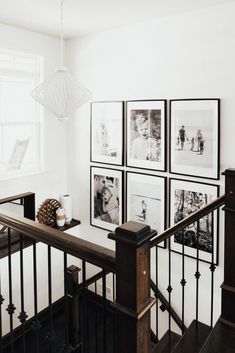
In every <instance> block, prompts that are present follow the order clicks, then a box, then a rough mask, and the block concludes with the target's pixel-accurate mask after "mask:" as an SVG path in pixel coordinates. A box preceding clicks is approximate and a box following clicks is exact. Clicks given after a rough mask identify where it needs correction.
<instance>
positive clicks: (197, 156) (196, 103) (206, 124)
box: [170, 99, 219, 179]
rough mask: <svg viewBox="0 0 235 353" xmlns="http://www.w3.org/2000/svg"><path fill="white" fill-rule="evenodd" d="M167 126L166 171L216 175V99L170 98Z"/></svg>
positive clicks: (217, 125)
mask: <svg viewBox="0 0 235 353" xmlns="http://www.w3.org/2000/svg"><path fill="white" fill-rule="evenodd" d="M170 126H171V128H170V171H171V172H172V173H176V174H183V175H192V176H198V177H205V178H210V179H218V173H219V100H218V99H208V100H200V99H193V100H190V99H188V100H187V99H185V100H172V101H171V102H170Z"/></svg>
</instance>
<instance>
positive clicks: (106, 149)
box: [91, 102, 124, 165]
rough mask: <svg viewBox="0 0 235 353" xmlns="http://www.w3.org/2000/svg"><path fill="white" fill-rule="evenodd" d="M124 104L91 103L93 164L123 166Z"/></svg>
mask: <svg viewBox="0 0 235 353" xmlns="http://www.w3.org/2000/svg"><path fill="white" fill-rule="evenodd" d="M123 119H124V103H123V102H92V103H91V162H96V163H105V164H114V165H123V140H124V138H123V136H124V132H123V125H124V124H123Z"/></svg>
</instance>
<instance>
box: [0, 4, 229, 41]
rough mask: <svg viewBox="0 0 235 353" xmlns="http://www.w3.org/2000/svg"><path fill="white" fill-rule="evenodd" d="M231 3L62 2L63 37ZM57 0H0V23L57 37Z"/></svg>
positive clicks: (81, 34)
mask: <svg viewBox="0 0 235 353" xmlns="http://www.w3.org/2000/svg"><path fill="white" fill-rule="evenodd" d="M232 1H235V0H65V1H64V27H65V30H64V32H65V37H67V38H72V37H77V36H83V35H86V34H90V33H94V32H99V31H103V30H107V29H110V28H114V27H119V26H122V25H127V24H131V23H136V22H142V21H146V20H148V19H151V18H157V17H164V16H169V15H173V14H177V13H181V12H186V11H193V10H198V9H202V8H206V7H210V6H213V5H217V4H223V3H228V2H232ZM59 9H60V0H0V23H4V24H8V25H12V26H17V27H20V28H25V29H29V30H32V31H36V32H41V33H45V34H50V35H53V36H58V34H59V14H60V12H59Z"/></svg>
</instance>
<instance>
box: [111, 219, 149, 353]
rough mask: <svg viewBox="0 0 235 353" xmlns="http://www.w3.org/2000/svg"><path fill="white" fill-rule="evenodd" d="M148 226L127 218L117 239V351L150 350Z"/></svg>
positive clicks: (144, 352)
mask: <svg viewBox="0 0 235 353" xmlns="http://www.w3.org/2000/svg"><path fill="white" fill-rule="evenodd" d="M150 237H151V235H150V227H149V226H146V225H143V224H140V223H137V222H133V221H129V222H127V223H125V224H123V225H122V226H120V227H118V228H117V229H116V231H115V233H112V234H110V235H109V238H111V239H114V240H115V241H116V302H115V303H114V306H115V308H116V311H117V316H116V318H117V329H116V335H117V336H116V344H117V353H123V352H128V353H150V308H151V306H152V305H153V304H154V302H155V301H154V299H151V298H150Z"/></svg>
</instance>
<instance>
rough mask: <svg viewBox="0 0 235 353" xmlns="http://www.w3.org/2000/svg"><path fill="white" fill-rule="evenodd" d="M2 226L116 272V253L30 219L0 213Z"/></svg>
mask: <svg viewBox="0 0 235 353" xmlns="http://www.w3.org/2000/svg"><path fill="white" fill-rule="evenodd" d="M0 224H2V225H4V226H7V227H9V228H11V229H15V230H16V231H18V232H21V233H22V234H24V235H27V236H28V237H29V238H32V239H34V240H36V241H38V242H42V243H45V244H47V245H50V246H52V247H54V248H56V249H58V250H61V251H63V252H65V253H67V254H69V255H72V256H75V257H78V258H80V259H82V260H85V261H87V262H90V263H91V264H93V265H96V266H98V267H101V268H102V269H105V270H107V271H110V272H114V273H115V272H116V265H115V252H114V251H112V250H110V249H107V248H104V247H102V246H99V245H96V244H93V243H91V242H89V241H86V240H83V239H80V238H77V237H75V236H73V235H70V234H68V233H64V232H61V231H60V230H57V229H54V228H51V227H48V226H46V225H44V224H40V223H36V222H34V221H32V220H30V219H27V218H24V217H19V216H15V215H14V216H13V215H12V216H10V215H9V213H7V214H4V213H0Z"/></svg>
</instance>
